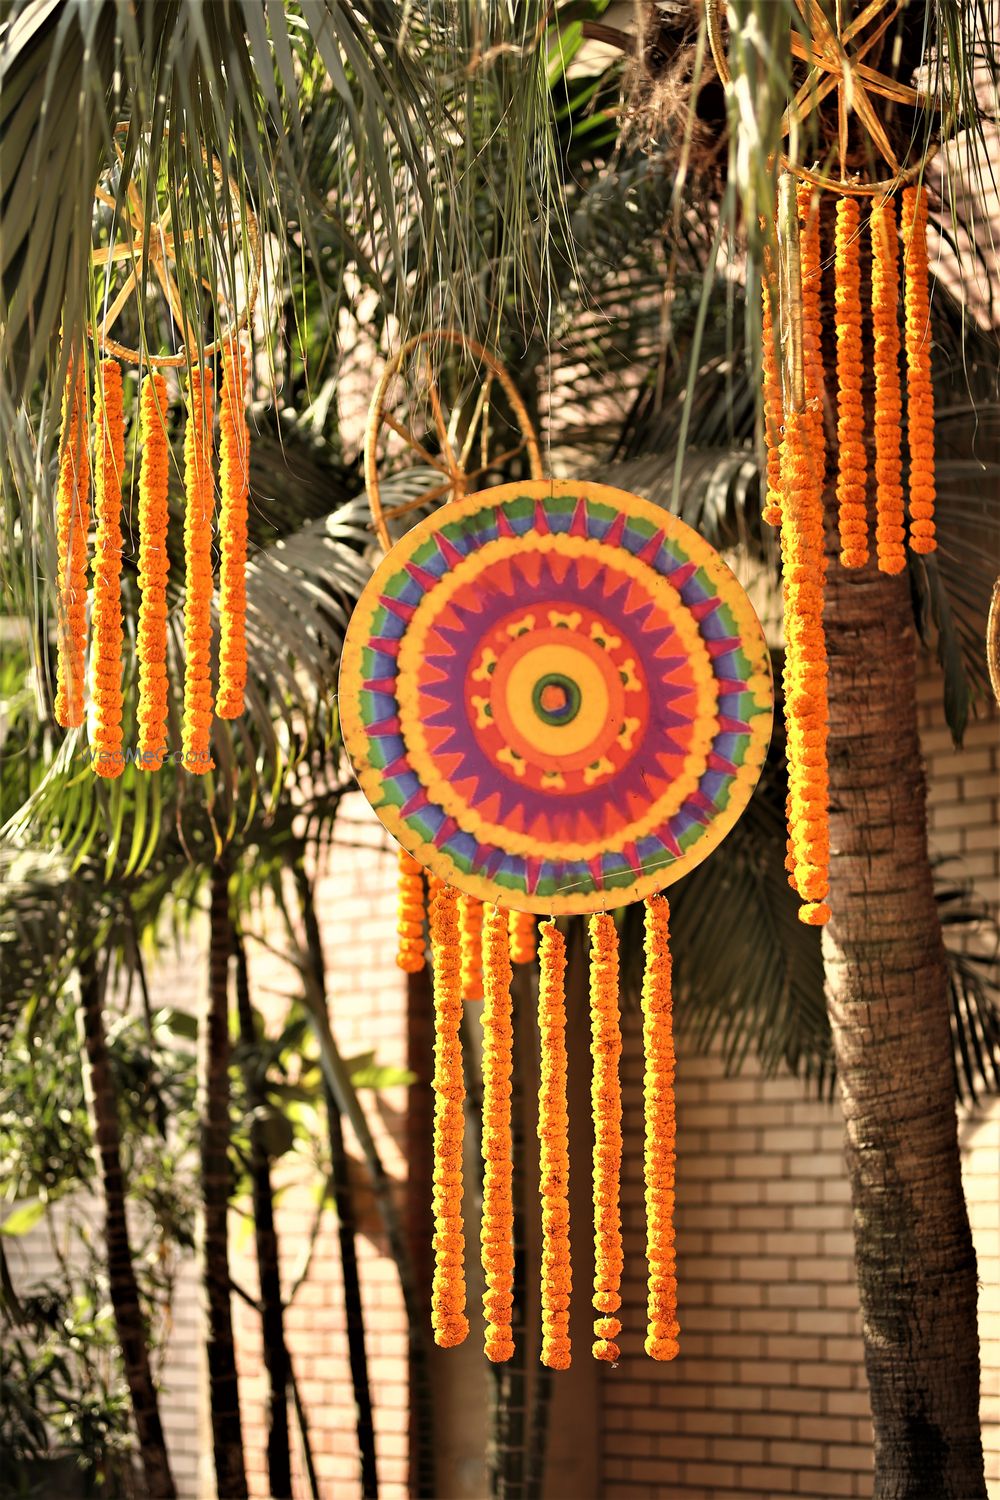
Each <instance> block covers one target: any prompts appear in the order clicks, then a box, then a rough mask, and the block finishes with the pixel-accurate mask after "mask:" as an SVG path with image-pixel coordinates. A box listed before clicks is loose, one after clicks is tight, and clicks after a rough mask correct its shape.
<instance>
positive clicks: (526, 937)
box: [510, 911, 535, 964]
mask: <svg viewBox="0 0 1000 1500" xmlns="http://www.w3.org/2000/svg"><path fill="white" fill-rule="evenodd" d="M534 958H535V918H534V916H533V915H532V913H531V912H530V911H512V912H511V913H510V961H511V963H514V964H530V963H533V962H534Z"/></svg>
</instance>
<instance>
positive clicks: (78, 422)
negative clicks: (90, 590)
mask: <svg viewBox="0 0 1000 1500" xmlns="http://www.w3.org/2000/svg"><path fill="white" fill-rule="evenodd" d="M89 441H90V433H89V429H88V424H87V367H86V364H85V362H84V358H83V355H82V353H80V351H79V350H77V351H75V352H74V353H73V354H71V355H70V360H69V367H68V369H67V371H66V388H65V391H64V393H63V409H62V440H61V443H60V447H59V484H58V487H57V489H56V550H57V558H58V569H59V574H58V604H57V610H56V633H57V642H58V647H57V661H56V703H55V711H56V719H57V720H58V722H59V723H60V724H62V725H63V726H64V728H66V729H75V728H76V727H77V726H78V725H80V724H82V723H83V697H84V684H85V678H86V666H85V658H86V652H87V532H88V530H89V528H90V506H89V503H88V490H89V487H90V449H89V446H88V445H89Z"/></svg>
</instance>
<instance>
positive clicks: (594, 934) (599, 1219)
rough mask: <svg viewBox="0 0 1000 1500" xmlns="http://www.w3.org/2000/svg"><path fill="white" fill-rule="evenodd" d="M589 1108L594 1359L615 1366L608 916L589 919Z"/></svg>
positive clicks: (616, 1182)
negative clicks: (591, 1123) (591, 1117)
mask: <svg viewBox="0 0 1000 1500" xmlns="http://www.w3.org/2000/svg"><path fill="white" fill-rule="evenodd" d="M590 1036H591V1042H590V1052H591V1056H592V1058H593V1074H592V1078H591V1090H590V1094H591V1105H592V1108H593V1115H594V1307H595V1308H596V1309H597V1311H598V1313H600V1314H601V1316H600V1317H598V1318H596V1319H595V1321H594V1335H595V1340H594V1345H593V1355H594V1358H595V1359H602V1360H607V1361H609V1362H610V1363H614V1361H616V1360H617V1359H618V1356H619V1353H620V1351H619V1348H618V1345H617V1344H616V1343H615V1342H614V1341H615V1339H616V1338H617V1336H618V1334H619V1333H620V1332H621V1326H622V1325H621V1323H620V1321H619V1320H618V1318H616V1317H614V1316H613V1314H615V1313H616V1312H617V1311H618V1309H619V1308H620V1307H621V1303H622V1299H621V1279H622V1269H623V1266H624V1257H623V1254H622V1221H621V1209H620V1197H621V1181H620V1179H621V1165H622V1090H621V1080H620V1078H619V1075H618V1064H619V1059H620V1058H621V1054H622V1034H621V1016H620V1012H619V1009H618V929H617V927H616V926H615V919H614V917H612V916H609V915H608V913H607V912H598V913H596V914H595V915H594V916H592V917H591V919H590Z"/></svg>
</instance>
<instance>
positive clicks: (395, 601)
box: [340, 480, 772, 915]
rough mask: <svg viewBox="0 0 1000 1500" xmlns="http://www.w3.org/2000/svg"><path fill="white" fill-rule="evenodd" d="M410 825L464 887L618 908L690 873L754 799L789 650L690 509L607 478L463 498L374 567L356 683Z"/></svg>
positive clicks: (426, 860)
mask: <svg viewBox="0 0 1000 1500" xmlns="http://www.w3.org/2000/svg"><path fill="white" fill-rule="evenodd" d="M340 712H341V722H342V725H343V733H344V740H345V743H346V745H347V749H348V753H349V754H350V757H351V760H352V762H353V764H354V768H355V770H356V772H357V776H358V780H359V782H360V784H361V787H362V790H363V791H364V793H365V795H366V796H367V798H368V800H369V802H371V804H372V806H373V807H374V809H375V811H376V813H377V814H378V816H379V818H380V819H381V820H382V822H383V823H384V824H385V826H386V828H387V829H388V830H389V832H390V833H391V834H392V835H393V836H394V837H395V838H396V839H398V840H399V842H400V843H401V844H402V845H403V846H404V847H405V848H406V849H409V850H410V852H411V853H412V854H414V855H415V856H416V857H417V859H419V860H420V861H421V862H422V863H423V864H424V865H426V866H427V868H428V869H430V870H432V871H433V872H434V873H435V874H437V875H439V876H440V877H441V878H442V879H443V880H446V881H447V882H448V883H449V884H450V885H453V886H455V887H457V888H458V889H459V890H462V891H467V892H469V893H470V894H471V895H475V896H479V897H480V898H481V899H482V900H484V901H490V902H496V903H498V904H500V905H502V906H507V907H513V908H515V909H518V910H521V911H533V912H539V913H551V914H553V915H557V914H560V913H564V912H588V911H600V910H606V909H608V908H611V907H615V906H621V905H624V904H625V903H626V902H629V901H635V900H638V899H640V898H641V897H643V896H646V895H649V894H650V893H651V892H652V891H657V890H661V889H662V888H663V887H664V886H667V885H670V884H671V883H672V882H673V881H674V880H676V879H677V878H678V877H679V876H681V875H683V874H684V873H685V871H687V870H690V869H692V868H693V867H694V866H695V865H696V864H699V863H700V862H701V860H703V859H704V858H705V856H706V855H707V854H710V853H711V851H712V850H713V849H714V848H715V847H716V845H717V844H719V843H720V842H721V840H722V839H723V838H724V837H725V835H726V834H727V833H728V832H729V830H730V828H732V826H733V824H734V823H735V822H736V820H737V818H738V817H739V816H740V814H741V813H742V811H743V809H744V808H745V807H746V804H747V802H748V801H749V798H750V795H751V793H752V791H753V788H754V786H755V784H756V782H757V778H758V776H759V775H760V770H761V766H762V765H763V762H764V757H765V755H766V753H767V746H768V741H769V738H770V733H771V712H772V688H771V670H770V663H769V659H768V653H767V646H766V644H765V641H764V636H763V632H762V630H761V627H760V623H759V621H758V620H757V617H756V615H755V614H754V611H753V607H752V605H751V604H750V601H749V599H748V598H747V596H746V594H745V593H744V591H743V589H742V587H741V586H740V584H739V582H738V581H737V579H736V578H735V577H734V576H733V574H732V573H731V572H730V571H729V569H728V568H727V567H726V565H725V563H724V562H723V561H722V559H721V558H720V557H719V556H718V554H717V553H716V552H715V551H713V549H712V548H711V547H710V546H709V545H708V543H707V542H705V541H703V540H702V539H701V537H700V536H698V534H697V533H696V532H694V531H692V530H691V528H690V527H689V526H685V525H684V523H683V522H682V521H679V520H677V519H676V517H674V516H672V515H670V514H668V513H667V512H666V511H663V510H661V509H660V507H659V506H656V505H652V504H650V503H649V502H648V501H646V500H640V499H638V498H637V497H636V496H635V495H629V494H626V493H624V492H623V491H622V490H614V489H610V488H608V487H607V486H606V485H600V484H588V483H579V482H576V481H565V482H564V481H551V480H544V481H534V482H527V483H523V484H509V485H503V486H501V487H500V488H497V489H492V490H488V491H484V492H483V493H481V494H478V495H470V496H468V497H467V498H466V499H464V500H460V501H458V502H456V503H455V504H452V505H447V506H444V507H443V508H442V509H441V510H439V511H437V512H436V513H435V514H434V515H433V516H431V517H429V518H428V519H427V520H426V521H422V522H421V523H420V524H419V525H418V526H415V527H414V528H413V530H412V531H411V532H409V533H408V534H407V535H406V536H405V537H404V538H403V539H402V540H401V541H400V542H399V543H397V545H396V546H395V547H394V548H393V549H392V551H391V552H390V553H389V554H388V556H387V557H386V558H385V559H384V560H383V562H382V563H381V564H380V565H379V567H378V568H377V569H376V571H375V573H374V575H373V577H372V578H371V579H370V581H369V583H368V585H367V586H366V588H365V590H364V593H363V594H362V596H361V599H360V601H359V603H358V607H357V609H356V610H355V612H354V616H353V618H352V619H351V622H350V626H349V628H348V631H347V639H346V641H345V643H344V652H343V664H342V667H341V676H340Z"/></svg>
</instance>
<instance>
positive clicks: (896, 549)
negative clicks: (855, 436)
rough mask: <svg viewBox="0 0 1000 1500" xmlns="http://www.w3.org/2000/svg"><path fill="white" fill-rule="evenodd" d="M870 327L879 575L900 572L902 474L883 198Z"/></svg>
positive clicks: (894, 251) (894, 300) (876, 220)
mask: <svg viewBox="0 0 1000 1500" xmlns="http://www.w3.org/2000/svg"><path fill="white" fill-rule="evenodd" d="M871 237H872V327H873V331H874V335H875V479H876V484H877V489H876V502H875V505H876V510H875V515H876V525H875V543H876V548H877V551H878V565H879V568H880V570H881V571H882V572H883V573H901V572H902V571H903V569H904V567H905V566H906V555H905V552H904V550H903V536H904V527H903V473H902V459H901V456H900V425H901V423H902V419H903V404H902V395H901V392H900V383H899V320H898V303H899V265H898V244H897V235H896V205H895V203H894V202H893V200H892V198H883V199H882V201H881V202H879V203H876V204H875V205H874V207H873V208H872V216H871Z"/></svg>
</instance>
